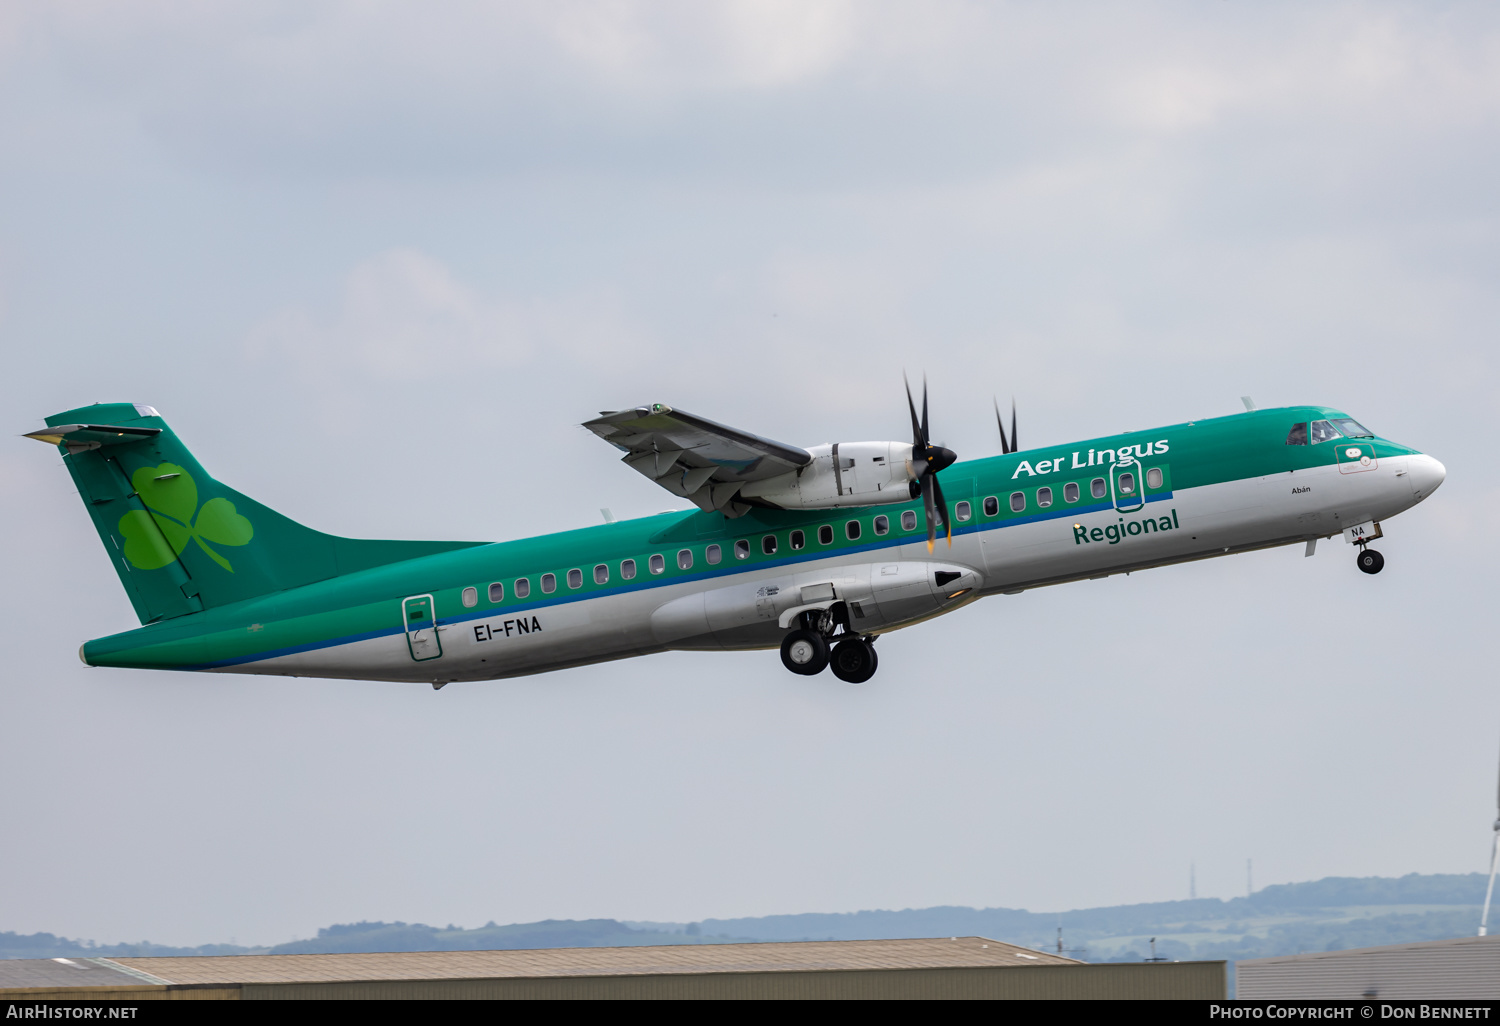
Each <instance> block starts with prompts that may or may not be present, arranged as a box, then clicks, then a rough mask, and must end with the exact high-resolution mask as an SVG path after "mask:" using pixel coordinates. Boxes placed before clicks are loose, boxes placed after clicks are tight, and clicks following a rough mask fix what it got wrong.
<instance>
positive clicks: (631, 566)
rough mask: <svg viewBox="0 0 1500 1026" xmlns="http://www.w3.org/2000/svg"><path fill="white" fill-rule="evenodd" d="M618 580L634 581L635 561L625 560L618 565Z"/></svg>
mask: <svg viewBox="0 0 1500 1026" xmlns="http://www.w3.org/2000/svg"><path fill="white" fill-rule="evenodd" d="M620 579H621V580H625V581H633V580H635V560H633V559H627V560H625V561H624V562H623V563H621V564H620Z"/></svg>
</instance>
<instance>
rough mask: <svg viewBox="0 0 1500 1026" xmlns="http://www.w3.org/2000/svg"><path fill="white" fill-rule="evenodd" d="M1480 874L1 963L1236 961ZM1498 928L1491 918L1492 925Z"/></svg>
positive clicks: (1449, 901)
mask: <svg viewBox="0 0 1500 1026" xmlns="http://www.w3.org/2000/svg"><path fill="white" fill-rule="evenodd" d="M1484 888H1485V877H1484V875H1483V874H1480V873H1471V874H1468V875H1464V876H1455V875H1427V876H1423V875H1419V874H1416V873H1412V874H1408V875H1407V876H1403V877H1399V878H1389V877H1359V878H1356V877H1329V878H1327V879H1324V880H1317V881H1313V882H1311V883H1298V884H1277V885H1274V886H1271V887H1267V888H1265V889H1264V890H1261V891H1257V892H1256V893H1255V894H1253V895H1251V896H1250V897H1248V898H1234V899H1231V900H1229V901H1222V900H1220V899H1218V898H1199V899H1197V900H1192V901H1162V902H1152V903H1148V904H1142V905H1115V906H1111V907H1107V908H1089V909H1074V910H1072V911H1068V912H1028V911H1026V910H1025V909H1008V908H989V909H975V908H964V907H961V906H939V907H935V908H922V909H902V910H899V911H869V912H838V913H824V912H808V913H802V914H798V915H779V916H760V917H755V918H747V919H706V920H704V921H702V922H701V923H622V922H619V921H617V920H614V919H581V920H574V919H548V920H544V921H542V922H539V923H514V924H511V925H508V926H497V925H496V924H495V923H493V922H491V923H486V924H485V925H484V926H481V927H477V928H475V929H464V928H462V927H458V926H452V925H450V926H446V927H434V926H425V925H423V924H421V923H379V922H377V923H369V922H361V923H346V924H343V925H338V926H329V927H325V928H324V929H321V930H319V931H318V935H317V936H316V937H312V938H309V939H307V940H298V941H292V942H291V943H288V944H278V945H276V946H275V947H272V948H248V947H239V946H235V945H230V944H207V945H203V946H201V947H196V948H174V947H167V946H164V945H157V944H151V943H149V942H146V941H141V942H140V943H136V944H109V945H96V944H94V943H93V942H91V941H75V940H69V939H68V938H66V937H57V936H54V935H53V934H50V933H34V934H28V935H21V934H16V933H0V958H56V957H59V956H61V957H83V958H90V957H101V956H102V957H109V956H117V955H136V956H149V955H235V954H267V953H269V954H308V953H330V952H360V951H483V950H504V949H520V948H554V947H626V946H638V945H643V944H723V943H730V942H734V941H778V940H868V939H878V938H889V937H950V936H962V935H975V934H977V935H979V936H984V937H993V938H995V939H997V940H1006V941H1010V942H1012V943H1016V944H1024V945H1027V946H1029V947H1033V948H1037V949H1049V950H1050V949H1054V948H1055V947H1056V944H1057V939H1058V933H1057V931H1058V929H1059V928H1061V929H1062V931H1063V932H1062V936H1063V941H1064V943H1065V945H1066V947H1067V948H1068V949H1069V950H1073V951H1078V949H1080V948H1082V949H1085V950H1084V951H1081V952H1079V954H1078V957H1081V958H1084V959H1086V960H1087V961H1091V962H1093V961H1139V960H1140V959H1141V958H1142V957H1144V955H1145V954H1146V953H1148V951H1149V948H1148V943H1149V938H1151V937H1155V938H1156V939H1157V944H1156V949H1157V953H1158V954H1160V955H1162V956H1165V957H1167V958H1178V959H1182V958H1214V959H1219V958H1222V959H1228V960H1231V961H1233V960H1237V959H1243V958H1260V957H1266V956H1270V955H1280V954H1295V953H1297V952H1299V951H1336V950H1339V949H1342V948H1351V947H1369V946H1374V945H1377V944H1397V943H1403V942H1409V941H1421V940H1440V939H1443V938H1447V937H1461V936H1468V935H1470V934H1472V933H1474V932H1475V929H1476V928H1477V926H1478V922H1479V907H1480V904H1481V902H1483V900H1484ZM1496 925H1497V926H1500V922H1497V924H1496Z"/></svg>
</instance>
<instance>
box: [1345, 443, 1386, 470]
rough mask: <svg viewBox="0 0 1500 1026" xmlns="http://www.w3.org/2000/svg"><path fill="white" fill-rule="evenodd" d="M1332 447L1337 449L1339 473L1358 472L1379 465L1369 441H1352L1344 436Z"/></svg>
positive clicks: (1372, 468)
mask: <svg viewBox="0 0 1500 1026" xmlns="http://www.w3.org/2000/svg"><path fill="white" fill-rule="evenodd" d="M1334 448H1335V449H1336V450H1337V451H1338V457H1339V473H1340V474H1360V473H1363V472H1364V471H1366V470H1374V469H1375V468H1376V467H1377V466H1378V465H1379V461H1378V460H1377V459H1376V458H1375V447H1374V446H1373V445H1371V444H1370V443H1369V442H1352V441H1350V440H1348V439H1347V438H1346V439H1344V440H1342V441H1340V442H1339V443H1338V444H1337V445H1336V446H1335V447H1334Z"/></svg>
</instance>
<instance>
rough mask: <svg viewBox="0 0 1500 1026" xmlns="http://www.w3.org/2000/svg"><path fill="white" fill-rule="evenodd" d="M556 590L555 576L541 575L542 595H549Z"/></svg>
mask: <svg viewBox="0 0 1500 1026" xmlns="http://www.w3.org/2000/svg"><path fill="white" fill-rule="evenodd" d="M556 590H557V575H556V574H542V594H544V595H551V594H552V593H553V592H554V591H556Z"/></svg>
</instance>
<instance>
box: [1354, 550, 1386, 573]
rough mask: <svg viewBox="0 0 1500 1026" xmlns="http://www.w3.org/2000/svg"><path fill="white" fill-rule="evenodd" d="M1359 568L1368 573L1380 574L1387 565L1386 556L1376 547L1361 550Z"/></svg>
mask: <svg viewBox="0 0 1500 1026" xmlns="http://www.w3.org/2000/svg"><path fill="white" fill-rule="evenodd" d="M1358 560H1359V568H1360V569H1361V570H1363V571H1364V572H1365V573H1367V574H1378V573H1380V570H1381V568H1382V567H1384V566H1385V557H1384V556H1382V555H1381V554H1380V553H1378V552H1376V551H1375V550H1374V549H1360V550H1359V557H1358Z"/></svg>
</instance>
